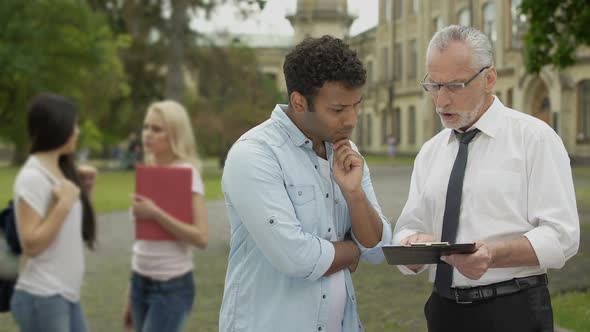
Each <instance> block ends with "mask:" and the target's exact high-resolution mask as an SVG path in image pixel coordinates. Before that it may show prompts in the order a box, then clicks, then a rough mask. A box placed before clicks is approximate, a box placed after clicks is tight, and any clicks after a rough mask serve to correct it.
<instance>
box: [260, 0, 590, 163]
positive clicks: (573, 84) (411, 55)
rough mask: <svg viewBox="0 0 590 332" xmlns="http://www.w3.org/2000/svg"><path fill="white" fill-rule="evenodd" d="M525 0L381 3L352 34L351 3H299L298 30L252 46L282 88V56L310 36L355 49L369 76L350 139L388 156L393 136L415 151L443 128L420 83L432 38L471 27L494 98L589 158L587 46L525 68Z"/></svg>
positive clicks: (589, 55)
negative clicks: (563, 61)
mask: <svg viewBox="0 0 590 332" xmlns="http://www.w3.org/2000/svg"><path fill="white" fill-rule="evenodd" d="M520 2H521V0H439V1H427V0H379V21H378V24H377V26H376V27H374V28H372V29H370V30H368V31H365V32H362V33H360V34H358V35H355V36H352V37H351V36H349V35H348V31H349V28H350V25H351V24H352V22H353V20H354V17H353V16H351V15H350V14H349V11H348V8H347V1H346V0H298V1H297V8H296V10H295V12H294V13H292V14H291V15H289V16H288V17H287V18H288V19H289V21H290V22H291V24H292V26H293V28H294V30H295V35H294V37H293V39H292V40H291V41H290V42H283V43H282V44H281V45H280V47H275V46H278V45H275V46H273V45H268V46H263V45H252V46H254V47H255V48H256V52H257V54H258V59H259V63H260V66H261V70H262V71H263V72H265V73H267V74H269V75H272V76H273V77H275V78H276V79H277V84H278V85H279V86H280V87H281V88H282V89H283V90H284V77H283V75H282V58H283V57H284V55H285V54H286V52H288V50H289V48H290V47H292V45H294V44H296V43H297V42H299V41H301V40H302V39H303V38H305V37H307V36H321V35H323V34H331V35H333V36H336V37H340V38H344V39H346V40H347V42H348V43H349V44H350V45H351V47H352V48H354V49H355V50H356V51H357V52H358V54H359V57H360V58H361V60H362V61H363V63H364V64H365V67H366V68H367V73H368V83H367V90H366V93H365V99H364V101H363V108H362V111H361V114H360V117H359V122H358V126H357V129H356V130H355V132H354V134H353V140H354V141H355V143H357V145H358V146H359V147H360V149H361V150H362V151H363V152H365V153H385V152H386V151H387V137H388V136H389V135H393V136H394V137H396V139H397V142H398V151H399V152H400V153H405V154H415V153H417V152H418V150H419V149H420V147H421V146H422V144H423V143H424V142H425V141H427V140H428V139H429V138H431V137H432V136H433V135H434V134H436V133H437V132H438V131H440V130H441V129H442V126H441V122H440V119H439V117H438V115H436V113H435V112H434V106H433V104H432V100H431V98H430V96H428V95H427V94H426V93H425V92H424V90H423V89H422V87H421V86H420V84H419V82H420V80H421V79H422V78H423V77H424V75H425V74H426V72H425V53H426V47H427V46H428V42H429V41H430V38H431V37H432V35H433V34H434V33H435V32H436V31H437V30H440V29H441V28H443V27H445V26H447V25H450V24H462V25H471V26H474V27H477V28H478V29H480V30H481V31H483V32H484V33H485V34H487V35H488V36H489V38H490V39H491V41H492V43H493V47H494V53H495V54H494V56H495V66H496V69H497V72H498V80H497V83H496V91H495V95H496V96H498V97H499V98H500V100H501V101H502V102H503V103H504V104H505V105H507V106H509V107H512V108H514V109H516V110H519V111H521V112H525V113H527V114H530V115H532V116H535V117H537V118H539V119H541V120H543V121H545V122H546V123H547V124H549V125H550V126H551V127H552V128H554V130H555V131H556V132H557V133H558V134H559V135H560V136H561V138H562V139H563V142H564V144H565V147H566V149H567V150H568V152H569V154H570V155H571V156H573V157H574V158H587V157H590V49H588V48H581V49H579V50H578V52H577V63H576V65H574V66H572V67H569V68H567V69H564V70H559V69H556V68H553V67H549V66H547V67H545V68H544V69H543V70H542V71H541V73H540V74H539V75H530V74H527V73H526V71H525V65H524V62H523V43H522V35H523V33H524V31H526V26H527V22H526V17H524V16H522V15H519V14H518V10H517V8H518V6H519V5H520Z"/></svg>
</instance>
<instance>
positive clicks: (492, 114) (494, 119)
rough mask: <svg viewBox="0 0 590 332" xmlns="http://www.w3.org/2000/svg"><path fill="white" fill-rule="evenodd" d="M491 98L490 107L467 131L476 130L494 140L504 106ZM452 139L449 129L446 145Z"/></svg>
mask: <svg viewBox="0 0 590 332" xmlns="http://www.w3.org/2000/svg"><path fill="white" fill-rule="evenodd" d="M493 97H494V101H493V102H492V105H490V107H489V108H488V109H487V111H485V112H484V113H483V115H482V116H481V117H480V118H479V120H477V122H476V123H474V124H473V126H471V127H469V129H467V131H470V130H473V129H475V128H477V129H479V130H480V131H481V132H482V134H484V135H487V136H489V137H491V138H494V137H495V136H496V133H497V132H498V130H499V126H500V121H498V117H499V116H500V111H501V109H502V108H503V107H505V106H504V104H502V102H501V101H500V99H498V98H497V97H496V96H493ZM453 139H455V135H454V130H452V129H450V130H449V137H448V141H447V144H448V143H450V142H452V140H453Z"/></svg>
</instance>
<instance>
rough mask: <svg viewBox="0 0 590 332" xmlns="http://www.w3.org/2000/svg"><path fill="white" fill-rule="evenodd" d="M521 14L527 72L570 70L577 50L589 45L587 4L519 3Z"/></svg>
mask: <svg viewBox="0 0 590 332" xmlns="http://www.w3.org/2000/svg"><path fill="white" fill-rule="evenodd" d="M520 10H521V13H522V14H524V15H526V16H527V18H528V22H529V27H528V31H527V33H526V34H525V36H524V42H525V62H526V68H527V71H528V72H530V73H538V72H539V71H540V70H541V69H542V68H543V66H545V65H548V64H552V65H554V66H556V67H558V68H565V67H568V66H571V65H573V64H574V63H575V61H576V59H575V51H576V49H577V47H578V46H581V45H590V34H589V33H588V31H587V30H588V27H589V26H590V2H589V1H588V0H567V1H556V0H522V3H521V7H520Z"/></svg>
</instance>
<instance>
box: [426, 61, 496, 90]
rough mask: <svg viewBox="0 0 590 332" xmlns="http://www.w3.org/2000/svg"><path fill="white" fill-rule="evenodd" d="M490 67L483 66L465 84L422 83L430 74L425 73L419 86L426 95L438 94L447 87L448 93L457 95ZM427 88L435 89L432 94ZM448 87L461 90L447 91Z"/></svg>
mask: <svg viewBox="0 0 590 332" xmlns="http://www.w3.org/2000/svg"><path fill="white" fill-rule="evenodd" d="M490 67H492V66H491V65H490V66H485V67H483V68H481V69H480V70H479V71H478V72H477V73H475V75H473V76H472V77H471V78H470V79H468V80H467V81H465V82H449V83H433V82H424V80H425V79H426V77H428V74H430V73H426V75H424V78H423V79H422V81H420V85H422V88H423V89H424V91H426V92H428V93H432V94H436V93H438V92H439V91H440V89H442V87H443V86H444V87H447V91H449V92H451V93H458V92H461V91H463V89H465V87H466V86H467V85H468V84H469V83H471V81H473V80H474V79H475V78H476V77H477V76H479V74H481V73H483V71H484V70H486V69H489V68H490ZM427 86H430V87H436V91H432V92H431V91H429V90H428V88H427ZM449 86H451V87H455V88H458V87H461V88H460V89H459V91H453V90H452V89H449Z"/></svg>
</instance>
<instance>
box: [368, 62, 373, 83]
mask: <svg viewBox="0 0 590 332" xmlns="http://www.w3.org/2000/svg"><path fill="white" fill-rule="evenodd" d="M367 83H369V85H370V84H372V83H373V61H367Z"/></svg>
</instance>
